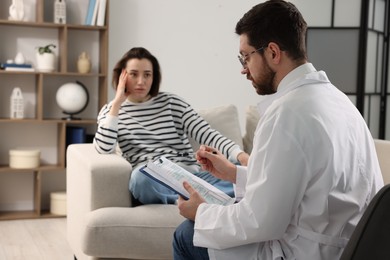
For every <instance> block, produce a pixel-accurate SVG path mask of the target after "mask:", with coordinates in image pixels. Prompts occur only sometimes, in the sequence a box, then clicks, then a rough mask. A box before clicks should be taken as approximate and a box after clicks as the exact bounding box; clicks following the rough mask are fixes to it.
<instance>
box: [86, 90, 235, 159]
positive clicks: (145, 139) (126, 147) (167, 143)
mask: <svg viewBox="0 0 390 260" xmlns="http://www.w3.org/2000/svg"><path fill="white" fill-rule="evenodd" d="M110 109H111V103H109V104H107V105H105V106H104V107H103V108H102V110H101V111H100V113H99V116H98V129H97V132H96V135H95V140H94V143H95V147H96V149H97V151H98V152H99V153H111V152H113V151H114V150H115V148H116V145H117V143H118V144H119V147H120V149H121V151H122V155H123V157H124V158H126V159H127V161H129V162H130V163H131V165H133V167H135V166H136V165H138V164H140V163H143V162H146V161H148V160H153V159H156V158H158V157H159V156H161V155H164V156H165V157H166V158H168V159H170V160H172V161H174V162H176V163H179V164H184V165H188V166H191V165H194V164H196V159H195V157H194V151H193V149H192V147H191V144H190V141H189V137H192V138H193V139H194V140H196V141H197V142H198V143H199V144H206V145H209V146H212V147H214V148H216V149H218V150H220V151H221V152H222V153H223V154H224V155H225V156H226V157H228V158H229V159H231V160H236V157H237V155H238V153H240V152H241V149H240V147H239V146H238V145H236V144H235V143H234V142H233V141H231V140H230V139H228V138H226V137H224V136H223V135H221V134H220V133H219V132H218V131H216V130H214V129H212V128H211V127H210V125H209V124H208V123H207V122H206V121H205V120H204V119H203V118H202V117H200V116H199V115H198V113H197V112H196V111H195V110H194V109H193V108H192V107H191V106H190V105H189V104H188V103H187V102H185V101H184V100H183V99H182V98H180V97H179V96H177V95H174V94H171V93H167V92H160V93H159V94H158V95H157V96H156V97H154V98H151V99H150V100H148V101H146V102H144V103H132V102H130V101H125V102H124V103H123V104H122V106H121V108H120V110H119V114H118V116H111V115H109V111H110Z"/></svg>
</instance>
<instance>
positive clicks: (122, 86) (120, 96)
mask: <svg viewBox="0 0 390 260" xmlns="http://www.w3.org/2000/svg"><path fill="white" fill-rule="evenodd" d="M127 76H128V74H127V71H126V70H125V69H122V72H121V74H120V75H119V80H118V85H117V87H116V95H115V98H114V101H113V102H114V103H116V104H119V105H121V104H122V103H123V102H125V101H126V99H127V97H128V96H129V95H130V93H129V92H127V91H126V82H127Z"/></svg>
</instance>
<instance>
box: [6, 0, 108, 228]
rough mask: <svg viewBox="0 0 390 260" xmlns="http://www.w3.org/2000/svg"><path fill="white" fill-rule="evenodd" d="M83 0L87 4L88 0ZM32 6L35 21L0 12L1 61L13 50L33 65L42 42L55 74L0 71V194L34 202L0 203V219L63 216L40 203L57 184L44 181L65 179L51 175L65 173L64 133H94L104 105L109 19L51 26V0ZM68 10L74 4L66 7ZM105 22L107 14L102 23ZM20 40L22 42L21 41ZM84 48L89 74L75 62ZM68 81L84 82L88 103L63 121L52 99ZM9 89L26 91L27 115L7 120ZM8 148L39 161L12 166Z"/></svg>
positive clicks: (64, 184)
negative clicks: (31, 153) (51, 54)
mask: <svg viewBox="0 0 390 260" xmlns="http://www.w3.org/2000/svg"><path fill="white" fill-rule="evenodd" d="M83 1H84V2H83V3H85V8H87V6H88V0H83ZM78 2H79V1H78ZM80 2H82V1H80ZM6 5H8V3H7V1H6V2H5V3H2V4H0V8H4V7H5V6H6ZM34 6H35V21H12V20H7V17H8V16H7V17H6V16H5V13H6V12H4V13H3V14H2V17H1V18H0V29H1V34H2V36H3V38H4V42H3V44H2V45H1V46H0V56H1V60H0V62H5V61H6V60H7V59H10V58H9V55H12V53H14V52H15V53H16V52H22V53H24V55H25V58H26V61H27V62H31V63H33V60H34V58H35V56H36V50H35V49H34V46H44V45H42V44H47V42H52V43H53V44H55V45H56V47H57V49H56V51H55V54H56V55H57V61H56V63H57V65H56V71H54V72H41V71H5V70H0V82H1V83H2V84H0V97H1V100H0V101H1V102H0V103H2V104H3V105H2V108H1V113H0V131H2V133H3V135H2V139H1V140H0V143H1V144H2V145H1V146H0V156H1V158H0V163H1V164H0V177H1V179H0V183H1V184H2V185H3V186H1V187H0V189H1V188H3V189H4V191H3V192H2V196H3V194H4V199H3V200H4V201H7V200H10V199H11V198H12V197H9V198H8V196H9V195H8V194H11V195H12V193H13V192H17V193H18V195H20V194H19V193H25V194H22V195H23V196H25V197H28V198H29V199H30V198H31V201H32V205H33V206H32V208H33V210H30V207H29V206H25V205H26V204H23V205H22V206H20V207H3V208H2V210H3V211H0V220H6V219H28V218H52V217H63V216H58V215H53V214H51V213H50V212H49V211H48V210H46V208H47V206H45V204H47V199H48V194H47V193H49V192H50V191H51V189H56V188H57V187H56V185H57V183H55V185H54V186H55V187H51V185H50V184H49V182H50V183H51V181H52V180H53V181H57V180H58V179H60V178H61V181H63V179H64V176H59V177H57V176H56V175H57V174H59V175H61V174H64V173H65V172H66V171H65V170H66V149H67V140H68V138H69V137H68V136H67V134H68V133H69V132H70V130H72V129H71V128H73V127H78V128H85V134H86V137H87V138H89V139H90V137H91V136H93V134H94V131H96V126H97V114H98V113H99V111H100V109H101V108H102V107H103V106H104V105H105V104H106V103H107V95H108V93H107V88H108V83H109V82H108V33H109V32H108V31H109V26H108V23H106V25H105V26H90V25H84V24H82V23H83V22H84V20H83V19H82V20H81V19H79V18H76V19H70V20H68V22H71V23H72V24H56V23H53V22H51V21H49V20H48V19H51V18H50V15H48V14H47V12H50V13H51V12H52V10H53V9H52V7H53V5H52V3H50V1H45V0H36V1H35V4H34ZM76 6H77V5H76ZM80 6H84V4H80ZM108 6H109V1H107V9H106V12H107V10H108ZM67 8H77V7H75V5H68V6H67ZM32 11H34V10H32ZM73 11H74V10H73ZM84 11H85V10H84ZM71 13H72V12H69V14H71ZM72 18H74V17H72ZM45 19H46V21H48V22H46V21H45ZM108 20H109V19H108V17H107V14H106V21H107V22H108ZM21 42H23V44H20V43H21ZM35 48H36V47H35ZM85 50H88V51H89V52H90V53H89V56H90V59H91V65H92V66H91V72H90V73H79V72H78V68H77V61H78V59H79V55H80V53H82V52H83V51H85ZM11 58H12V57H11ZM34 65H35V64H34ZM67 81H72V82H74V81H80V82H83V84H85V85H86V87H87V88H88V90H89V94H90V100H89V101H90V103H89V104H88V106H87V108H86V109H85V110H84V111H83V112H82V113H80V114H79V115H81V116H79V115H76V117H78V116H79V117H81V118H82V119H80V120H67V119H62V117H64V118H66V117H67V115H66V114H63V113H62V110H61V109H60V108H59V106H58V104H57V103H56V91H57V90H58V88H59V87H60V86H61V85H62V84H64V83H66V82H67ZM14 87H20V88H21V89H22V91H23V93H24V94H25V95H24V96H23V98H24V102H25V107H24V108H25V112H27V113H25V114H24V116H25V117H26V118H23V119H11V118H9V115H10V110H11V109H9V105H8V104H9V103H10V99H9V98H10V97H11V95H12V88H14ZM26 104H27V105H26ZM89 139H88V141H89ZM13 147H36V148H37V149H38V148H39V149H41V151H42V154H41V158H40V161H41V163H42V165H40V166H39V167H36V168H32V169H15V168H11V167H10V166H9V150H11V149H13ZM47 148H49V149H47ZM52 148H54V149H52ZM44 163H45V164H44ZM47 175H50V176H47ZM19 179H20V180H22V182H24V181H26V185H30V183H31V186H32V187H30V188H31V190H32V191H33V194H32V196H31V195H30V194H29V193H27V192H29V189H25V190H27V191H26V192H24V190H22V189H23V188H21V187H19ZM47 180H48V181H47ZM58 185H59V186H61V185H63V189H66V183H59V184H58ZM16 197H17V196H16ZM16 199H17V200H19V199H18V198H16ZM7 203H8V202H7ZM0 206H1V205H0ZM45 207H46V208H45ZM8 209H13V211H5V210H8ZM14 209H20V210H21V211H15V210H14Z"/></svg>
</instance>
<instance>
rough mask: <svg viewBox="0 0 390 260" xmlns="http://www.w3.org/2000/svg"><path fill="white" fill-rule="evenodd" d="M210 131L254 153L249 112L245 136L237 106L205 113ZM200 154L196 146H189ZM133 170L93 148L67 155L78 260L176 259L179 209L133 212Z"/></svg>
mask: <svg viewBox="0 0 390 260" xmlns="http://www.w3.org/2000/svg"><path fill="white" fill-rule="evenodd" d="M199 114H200V115H201V116H202V117H203V118H205V119H206V120H207V121H208V122H209V123H210V125H211V126H212V127H213V128H215V129H217V130H218V131H220V132H221V133H222V134H224V135H225V136H228V137H229V138H231V139H232V140H234V141H235V142H236V143H237V144H239V145H241V147H244V144H243V143H244V142H245V149H246V150H247V151H250V150H251V144H252V137H253V131H254V129H255V125H256V124H257V121H258V117H257V116H256V115H257V113H256V112H255V109H254V107H250V108H248V110H247V115H248V116H247V117H248V118H247V120H248V121H247V123H246V127H247V131H246V132H247V133H248V134H246V135H245V136H244V137H243V136H242V134H241V130H240V123H239V120H238V112H237V109H236V107H235V106H233V105H228V106H220V107H216V108H212V109H207V110H201V111H199ZM191 143H192V144H193V146H194V149H195V150H196V149H197V148H198V146H197V145H195V143H194V142H193V141H192V142H191ZM131 170H132V167H131V165H130V164H129V163H128V162H127V161H125V159H123V158H122V157H121V156H120V155H118V154H109V155H107V154H106V155H102V154H98V153H97V152H96V150H95V148H94V146H93V145H92V144H75V145H70V146H69V147H68V150H67V236H68V241H69V244H70V247H71V248H72V250H73V252H74V254H75V256H76V258H77V259H79V260H83V259H104V258H110V259H112V258H126V259H172V245H171V244H172V235H173V232H174V230H175V228H176V227H177V226H178V225H179V224H180V223H181V222H182V221H183V220H184V219H183V218H182V217H181V216H180V215H179V213H178V210H177V207H176V206H175V205H142V206H137V207H132V200H131V198H130V194H129V190H128V181H129V178H130V174H131Z"/></svg>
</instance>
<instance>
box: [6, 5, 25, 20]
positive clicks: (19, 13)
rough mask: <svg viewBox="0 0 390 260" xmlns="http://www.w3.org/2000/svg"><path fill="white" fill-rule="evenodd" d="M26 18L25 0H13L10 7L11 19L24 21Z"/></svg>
mask: <svg viewBox="0 0 390 260" xmlns="http://www.w3.org/2000/svg"><path fill="white" fill-rule="evenodd" d="M23 18H24V3H23V0H12V4H11V6H10V7H9V18H8V19H9V20H14V21H22V20H23Z"/></svg>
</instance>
